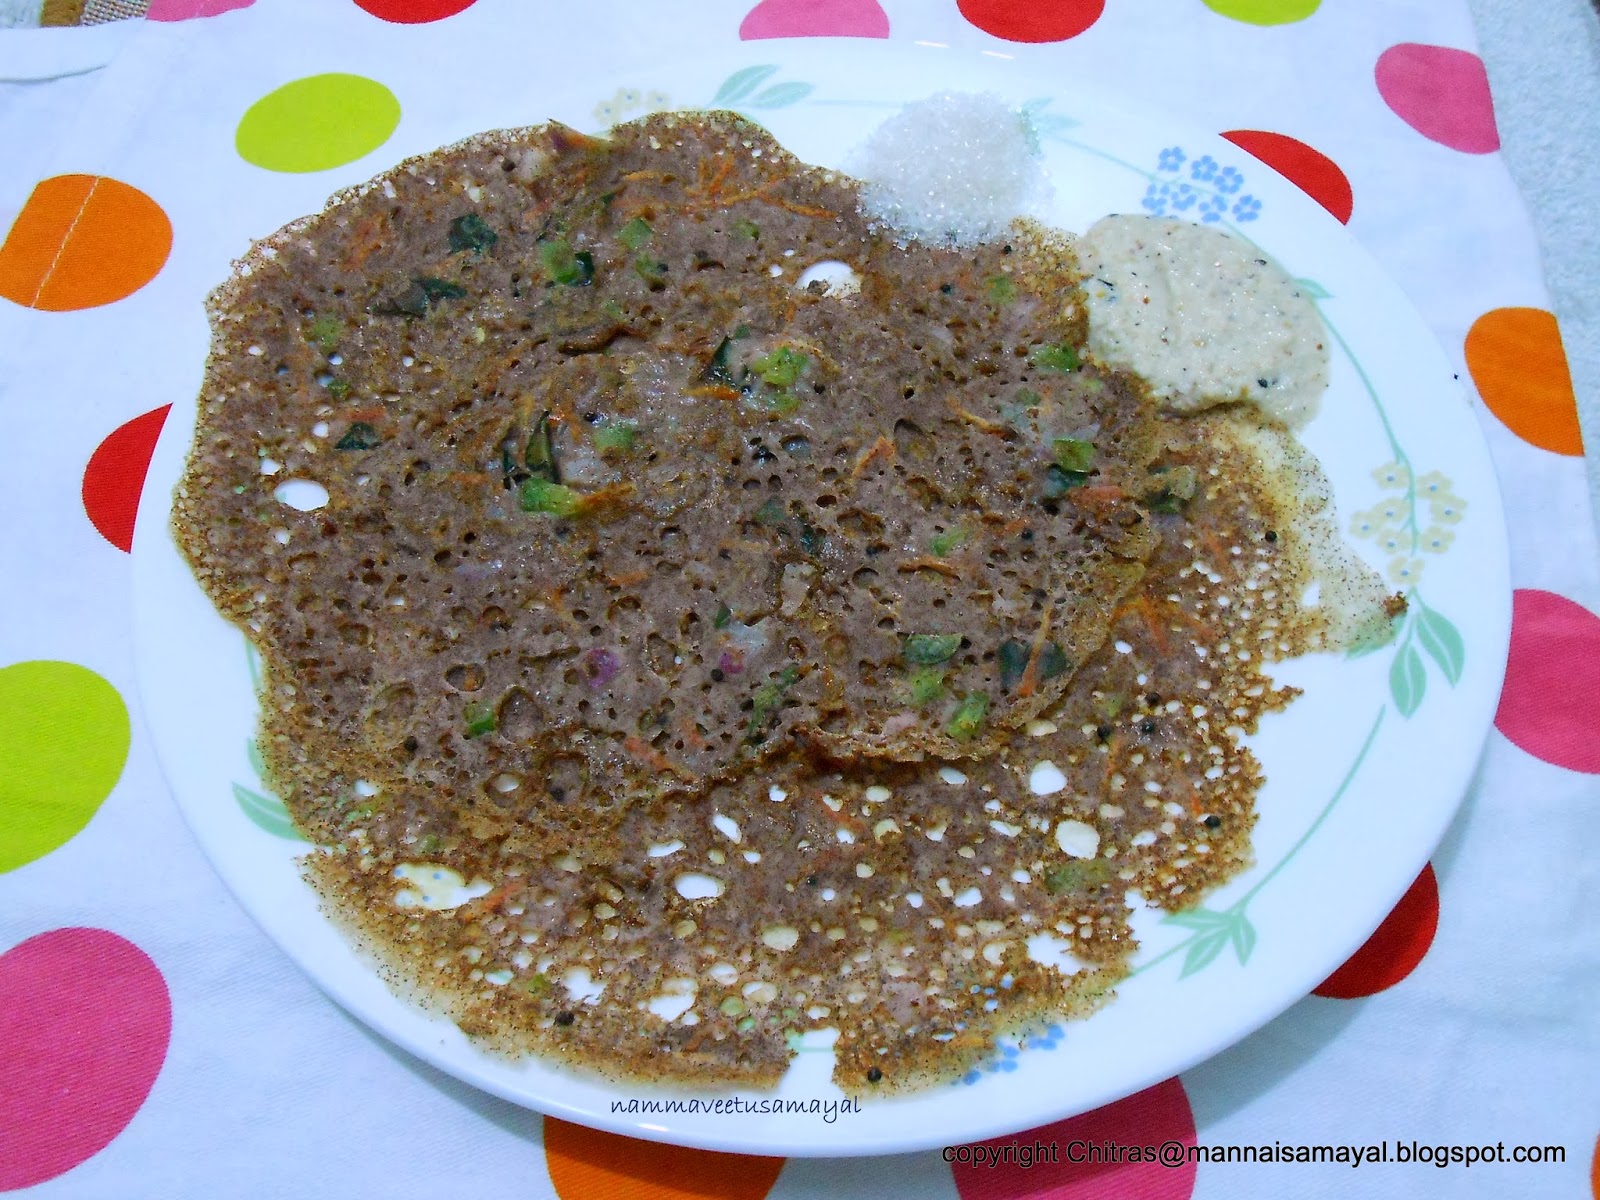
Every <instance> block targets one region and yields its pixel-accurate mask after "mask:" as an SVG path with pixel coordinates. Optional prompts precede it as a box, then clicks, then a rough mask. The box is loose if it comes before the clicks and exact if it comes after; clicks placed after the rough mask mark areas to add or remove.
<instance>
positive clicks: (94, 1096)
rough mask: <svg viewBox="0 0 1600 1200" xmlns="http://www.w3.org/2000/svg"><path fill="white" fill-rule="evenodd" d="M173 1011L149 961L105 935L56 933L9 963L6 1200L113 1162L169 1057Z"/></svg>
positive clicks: (1, 987)
mask: <svg viewBox="0 0 1600 1200" xmlns="http://www.w3.org/2000/svg"><path fill="white" fill-rule="evenodd" d="M171 1033H172V1003H171V1000H170V998H169V997H168V995H167V985H166V981H165V980H164V979H162V977H161V972H160V971H159V970H158V969H157V968H156V965H155V964H154V963H153V962H151V961H150V958H149V956H148V955H146V954H145V952H144V951H143V950H140V949H139V948H138V947H137V946H135V945H134V944H133V943H132V942H128V941H125V940H124V939H122V938H120V937H118V936H117V935H116V934H114V933H109V932H107V931H106V930H104V929H57V930H53V931H51V932H50V933H41V934H39V935H38V936H37V937H32V938H29V939H28V940H27V941H25V942H23V943H22V944H21V945H19V946H16V947H13V948H12V949H11V950H10V951H8V952H7V953H6V954H4V955H0V1078H3V1079H4V1080H5V1085H4V1086H3V1087H0V1192H4V1191H9V1190H11V1189H13V1188H25V1187H31V1186H32V1185H34V1184H36V1183H42V1182H44V1181H45V1180H46V1179H53V1178H55V1177H56V1176H57V1175H60V1174H61V1173H62V1172H63V1171H70V1170H71V1169H72V1168H73V1167H75V1166H77V1165H78V1164H79V1163H81V1162H83V1161H84V1160H85V1159H86V1158H89V1157H90V1156H91V1155H94V1154H96V1153H98V1152H99V1151H101V1150H103V1149H104V1148H105V1147H106V1145H107V1144H108V1143H109V1142H110V1141H111V1139H112V1138H114V1137H116V1136H117V1135H118V1134H119V1133H121V1132H122V1131H123V1129H124V1128H125V1127H126V1126H127V1124H128V1122H129V1121H131V1120H133V1116H134V1114H135V1113H137V1112H138V1111H139V1108H140V1106H141V1105H142V1104H143V1103H144V1100H145V1097H146V1096H148V1095H149V1094H150V1088H151V1086H152V1085H153V1084H154V1083H155V1081H156V1076H157V1074H159V1073H160V1071H161V1064H162V1062H163V1061H164V1060H165V1058H166V1056H167V1041H168V1039H169V1037H170V1036H171Z"/></svg>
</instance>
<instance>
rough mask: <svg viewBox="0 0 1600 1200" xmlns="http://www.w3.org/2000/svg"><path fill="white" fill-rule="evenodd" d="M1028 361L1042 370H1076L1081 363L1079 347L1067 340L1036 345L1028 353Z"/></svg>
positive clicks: (1063, 371)
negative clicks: (1069, 343)
mask: <svg viewBox="0 0 1600 1200" xmlns="http://www.w3.org/2000/svg"><path fill="white" fill-rule="evenodd" d="M1028 361H1029V362H1031V363H1032V364H1033V365H1034V366H1036V367H1038V368H1039V369H1040V370H1041V371H1060V372H1062V373H1065V372H1067V371H1076V370H1077V369H1078V364H1079V359H1078V349H1077V347H1076V346H1069V345H1068V344H1067V343H1066V342H1054V343H1050V344H1047V345H1043V346H1035V347H1034V348H1033V349H1032V351H1030V352H1029V354H1028Z"/></svg>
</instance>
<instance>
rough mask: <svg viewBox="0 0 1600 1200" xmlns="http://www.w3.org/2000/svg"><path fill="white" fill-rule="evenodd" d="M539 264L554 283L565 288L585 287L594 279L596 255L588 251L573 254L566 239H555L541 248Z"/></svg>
mask: <svg viewBox="0 0 1600 1200" xmlns="http://www.w3.org/2000/svg"><path fill="white" fill-rule="evenodd" d="M539 262H540V265H542V266H543V267H544V273H545V274H546V275H548V276H549V277H550V281H551V282H552V283H559V284H561V285H563V286H565V287H584V286H585V285H587V284H588V283H590V282H591V281H592V280H593V279H594V255H592V254H590V253H589V252H588V251H587V250H579V251H577V252H576V253H574V252H573V249H572V244H571V243H570V242H568V241H567V239H566V238H554V239H552V240H551V241H548V242H544V243H542V244H541V245H540V246H539Z"/></svg>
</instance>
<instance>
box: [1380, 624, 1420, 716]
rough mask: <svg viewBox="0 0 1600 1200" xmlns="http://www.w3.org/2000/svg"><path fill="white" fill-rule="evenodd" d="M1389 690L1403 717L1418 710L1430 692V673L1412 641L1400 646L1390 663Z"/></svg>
mask: <svg viewBox="0 0 1600 1200" xmlns="http://www.w3.org/2000/svg"><path fill="white" fill-rule="evenodd" d="M1389 691H1390V693H1391V694H1392V695H1393V696H1394V704H1395V707H1396V708H1398V709H1399V710H1400V715H1401V716H1402V717H1409V716H1410V715H1411V714H1412V713H1414V712H1416V711H1417V709H1418V708H1419V707H1421V705H1422V698H1423V696H1425V695H1427V693H1428V673H1427V672H1426V671H1425V670H1424V669H1423V667H1422V656H1421V655H1420V654H1418V653H1417V651H1416V647H1414V646H1413V645H1412V644H1411V643H1410V642H1407V643H1406V644H1405V645H1403V646H1401V647H1400V653H1398V654H1396V655H1395V656H1394V662H1393V663H1391V664H1390V665H1389Z"/></svg>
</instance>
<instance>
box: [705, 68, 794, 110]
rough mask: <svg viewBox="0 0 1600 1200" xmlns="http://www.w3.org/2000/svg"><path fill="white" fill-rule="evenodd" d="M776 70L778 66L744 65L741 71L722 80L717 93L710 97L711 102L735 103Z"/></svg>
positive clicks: (775, 72)
mask: <svg viewBox="0 0 1600 1200" xmlns="http://www.w3.org/2000/svg"><path fill="white" fill-rule="evenodd" d="M777 72H778V68H777V67H774V66H759V67H746V68H745V69H744V70H742V71H735V72H734V73H733V74H732V75H729V76H728V77H727V79H725V80H723V81H722V86H721V87H719V88H718V89H717V94H716V95H715V96H713V97H711V103H712V104H737V103H738V102H739V101H740V100H743V99H744V98H745V97H746V96H748V95H749V94H750V93H751V92H753V91H755V90H756V89H757V88H758V87H760V86H761V85H762V84H763V83H764V82H766V80H767V79H769V78H770V77H771V76H773V75H775V74H777Z"/></svg>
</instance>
